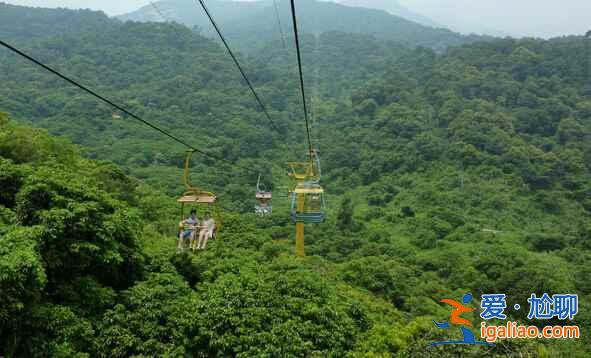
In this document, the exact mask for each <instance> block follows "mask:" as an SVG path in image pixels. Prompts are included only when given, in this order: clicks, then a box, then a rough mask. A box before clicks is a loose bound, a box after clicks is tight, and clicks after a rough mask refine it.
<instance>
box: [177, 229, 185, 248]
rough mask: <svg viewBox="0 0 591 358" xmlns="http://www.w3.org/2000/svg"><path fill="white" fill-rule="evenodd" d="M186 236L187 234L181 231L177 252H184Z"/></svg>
mask: <svg viewBox="0 0 591 358" xmlns="http://www.w3.org/2000/svg"><path fill="white" fill-rule="evenodd" d="M184 236H185V232H184V231H182V230H181V232H180V233H179V243H178V245H177V247H176V249H177V251H182V250H183V237H184Z"/></svg>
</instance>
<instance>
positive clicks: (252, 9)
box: [119, 0, 478, 50]
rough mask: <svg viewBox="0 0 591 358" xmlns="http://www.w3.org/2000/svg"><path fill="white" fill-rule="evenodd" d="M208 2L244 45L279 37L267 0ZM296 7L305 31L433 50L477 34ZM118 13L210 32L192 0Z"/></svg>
mask: <svg viewBox="0 0 591 358" xmlns="http://www.w3.org/2000/svg"><path fill="white" fill-rule="evenodd" d="M348 1H349V0H348ZM350 1H353V0H350ZM355 2H358V3H360V2H363V0H355ZM277 5H278V13H279V19H280V22H281V24H282V28H283V29H282V30H283V32H284V33H285V34H286V35H291V13H290V6H289V3H288V1H287V0H277ZM382 5H384V6H385V5H386V2H383V3H382ZM207 6H208V8H209V10H210V11H211V13H212V14H213V16H214V17H215V19H216V21H217V22H218V24H219V25H220V26H221V27H222V29H223V32H224V34H225V35H226V36H227V37H228V38H229V39H231V40H233V41H234V42H235V43H236V44H237V46H239V47H241V48H242V49H243V50H248V49H252V48H260V46H261V45H264V44H265V43H266V42H268V41H270V40H277V39H278V38H279V30H278V21H277V16H276V12H275V9H274V7H273V3H272V2H271V1H253V2H235V1H221V0H208V1H207ZM388 9H390V10H389V11H394V12H396V11H398V12H402V11H403V10H401V8H400V7H397V6H391V7H388ZM297 10H298V21H299V26H300V31H301V32H302V33H308V34H320V33H323V32H327V31H341V32H347V33H356V34H365V35H372V36H374V37H375V38H377V39H380V40H387V41H394V42H397V43H401V44H405V45H409V46H423V47H429V48H433V49H436V50H442V49H444V48H446V47H448V46H450V45H460V44H463V43H466V42H470V41H473V40H474V39H475V38H478V37H475V36H472V37H470V36H463V35H460V34H458V33H455V32H452V31H450V30H446V29H435V28H432V27H428V26H424V25H421V24H419V23H416V22H413V21H410V20H406V19H404V18H402V17H399V16H394V15H392V14H391V13H389V12H387V11H386V10H377V9H370V8H362V7H352V6H346V5H342V4H338V3H335V2H325V1H316V0H299V1H298V2H297ZM407 14H408V12H407ZM408 16H410V15H408ZM417 16H418V15H417ZM119 19H121V20H124V21H125V20H133V21H144V22H145V21H175V22H179V23H182V24H185V25H187V26H189V27H194V26H198V27H199V28H201V29H202V30H203V32H204V34H205V35H207V34H210V35H212V34H213V33H212V29H211V25H210V24H209V21H208V19H207V18H206V17H205V15H204V14H203V11H202V10H201V8H200V7H199V6H198V4H197V3H196V2H195V1H193V0H162V1H158V2H156V3H154V5H148V6H145V7H143V8H141V9H139V10H137V11H135V12H132V13H129V14H126V15H123V16H120V17H119ZM425 21H426V20H424V22H425Z"/></svg>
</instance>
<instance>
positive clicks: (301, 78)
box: [199, 0, 312, 160]
mask: <svg viewBox="0 0 591 358" xmlns="http://www.w3.org/2000/svg"><path fill="white" fill-rule="evenodd" d="M199 1H201V0H199ZM291 16H292V20H293V32H294V35H295V44H296V52H297V55H298V70H299V72H300V88H301V91H302V102H303V104H304V119H305V120H306V133H307V135H308V150H309V154H310V160H312V137H311V136H310V121H309V120H308V105H307V103H306V91H305V89H304V75H303V72H302V55H301V53H300V39H299V35H298V22H297V16H296V10H295V0H291Z"/></svg>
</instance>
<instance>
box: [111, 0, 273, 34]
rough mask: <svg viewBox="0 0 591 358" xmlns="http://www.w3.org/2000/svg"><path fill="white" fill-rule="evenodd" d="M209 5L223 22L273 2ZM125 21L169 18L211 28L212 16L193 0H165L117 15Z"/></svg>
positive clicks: (215, 1) (213, 1) (219, 0)
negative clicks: (206, 14)
mask: <svg viewBox="0 0 591 358" xmlns="http://www.w3.org/2000/svg"><path fill="white" fill-rule="evenodd" d="M206 4H207V7H208V9H209V10H210V11H211V12H212V13H213V14H214V16H215V19H216V21H217V22H218V23H219V24H220V25H226V24H227V23H229V22H232V21H236V20H240V19H244V18H248V17H250V16H253V15H256V14H257V13H258V12H260V11H261V10H262V9H264V8H265V7H268V6H270V5H271V4H272V3H270V2H268V1H224V0H208V1H206ZM117 18H118V19H120V20H123V21H138V22H148V21H151V22H152V21H153V22H167V21H174V22H178V23H181V24H184V25H186V26H189V27H191V28H192V27H194V26H199V27H201V28H209V26H210V24H209V20H208V19H207V17H206V16H205V15H204V13H203V10H202V9H201V7H200V6H199V4H198V3H197V2H196V1H194V0H162V1H156V2H152V3H150V4H148V5H146V6H143V7H141V8H140V9H138V10H136V11H133V12H130V13H128V14H124V15H120V16H118V17H117Z"/></svg>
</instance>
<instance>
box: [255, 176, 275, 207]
mask: <svg viewBox="0 0 591 358" xmlns="http://www.w3.org/2000/svg"><path fill="white" fill-rule="evenodd" d="M261 185H262V189H261ZM265 189H266V188H265V186H264V184H261V175H260V174H259V179H258V180H257V191H256V194H255V197H256V200H257V203H256V204H255V206H254V212H255V214H257V215H260V216H265V215H269V214H271V213H272V212H273V206H272V205H271V200H272V199H273V193H272V192H270V191H266V190H265Z"/></svg>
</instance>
